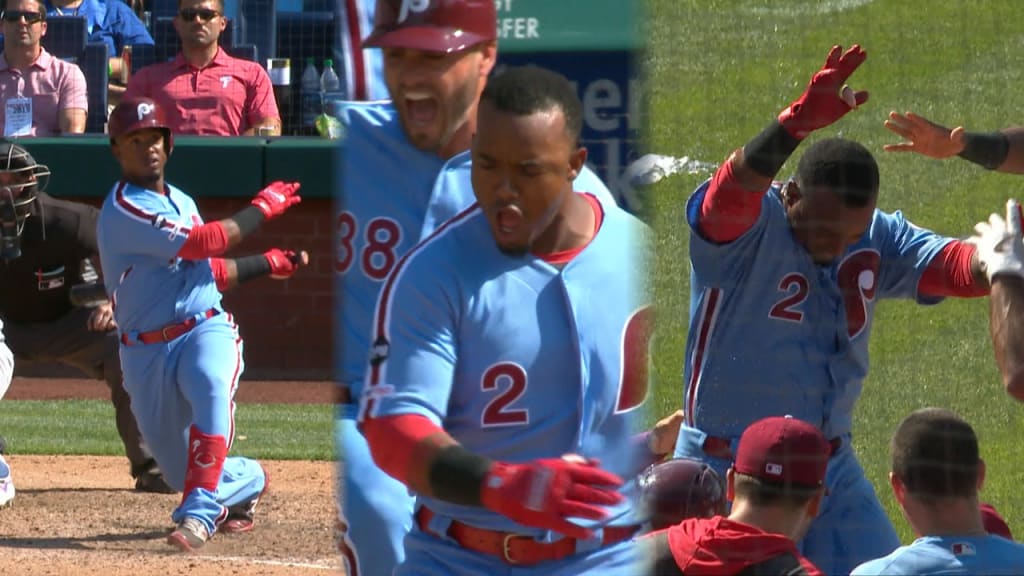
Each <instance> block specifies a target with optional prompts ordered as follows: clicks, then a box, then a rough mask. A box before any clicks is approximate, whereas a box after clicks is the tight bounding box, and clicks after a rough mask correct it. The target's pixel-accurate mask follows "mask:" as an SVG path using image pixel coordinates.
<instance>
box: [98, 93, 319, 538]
mask: <svg viewBox="0 0 1024 576" xmlns="http://www.w3.org/2000/svg"><path fill="white" fill-rule="evenodd" d="M109 132H110V139H111V142H110V145H111V151H112V152H113V155H114V158H116V159H117V161H118V163H119V164H120V165H121V175H122V176H121V181H120V182H118V183H117V184H116V185H115V186H114V188H113V190H112V191H111V192H110V194H109V195H108V196H107V199H106V200H105V201H104V203H103V208H102V210H101V211H100V217H99V223H98V238H99V249H100V259H101V261H102V263H103V268H104V272H105V273H104V278H103V280H104V284H105V285H106V289H107V294H108V295H109V297H110V301H111V302H112V303H113V307H114V317H115V319H116V321H117V326H118V334H119V338H120V341H121V365H122V368H123V370H124V385H125V389H126V390H127V391H128V393H129V395H130V396H131V399H132V401H131V406H132V412H133V413H134V414H135V418H136V420H137V422H138V424H139V429H140V431H141V432H142V436H143V438H144V439H145V441H146V444H147V445H148V446H149V447H150V449H151V450H152V451H153V455H154V456H155V457H156V461H157V463H158V464H159V465H160V468H161V470H163V472H164V475H165V477H166V479H167V482H168V483H169V484H170V485H171V486H172V487H174V488H175V489H177V490H181V491H182V500H181V503H180V505H179V506H178V507H177V508H176V509H175V510H174V512H173V514H172V515H171V518H172V519H173V520H174V522H175V523H176V524H177V528H175V530H174V531H173V532H171V534H170V535H169V536H168V539H167V540H168V543H169V544H171V545H173V546H176V547H178V548H180V549H181V550H183V551H192V550H195V549H197V548H199V547H201V546H203V545H204V544H205V543H206V541H207V540H208V539H209V537H210V536H212V535H213V534H214V533H215V532H216V531H218V530H220V531H222V532H245V531H248V530H251V529H252V527H253V521H254V517H253V515H254V513H255V507H256V504H257V503H258V501H259V499H260V496H261V495H262V494H263V492H264V490H265V489H266V487H267V476H266V473H265V471H264V470H263V468H262V467H261V466H260V465H259V464H258V463H257V462H256V461H254V460H250V459H248V458H241V457H230V458H229V457H227V453H228V450H229V449H230V448H231V443H232V441H233V440H234V430H235V427H234V414H235V407H234V394H235V391H236V389H237V388H238V379H239V377H240V376H241V374H242V369H243V360H242V339H241V337H240V336H239V335H238V327H237V326H236V325H235V322H234V319H233V318H232V316H231V314H230V313H228V312H226V311H225V310H224V309H223V308H222V307H221V291H222V290H225V289H228V288H231V287H233V286H236V285H237V284H239V283H241V282H245V281H247V280H251V279H253V278H258V277H262V276H270V277H271V278H278V279H283V278H288V277H290V276H292V275H293V274H294V273H295V272H296V270H297V269H298V268H299V267H300V266H301V265H304V264H306V262H307V261H308V255H307V254H306V253H305V252H301V253H299V254H295V253H292V252H289V251H281V250H278V249H276V248H275V249H273V250H270V251H268V252H266V253H265V254H257V255H253V256H245V257H242V258H236V259H224V258H217V257H216V256H218V255H219V254H222V253H224V252H225V251H226V250H228V249H229V248H232V247H234V246H236V245H237V244H238V243H239V242H240V241H241V239H242V238H243V237H245V236H247V235H248V234H250V233H251V232H253V231H254V230H256V229H257V228H258V227H259V226H260V224H261V223H262V222H263V221H264V220H269V219H271V218H274V217H277V216H280V215H281V214H283V213H284V212H285V211H286V210H287V209H288V208H289V207H290V206H292V205H293V204H296V203H298V202H299V197H298V196H297V195H296V194H295V192H296V191H297V190H298V188H299V185H298V184H297V183H289V184H286V183H283V182H274V183H273V184H271V185H269V186H267V187H266V188H264V189H263V190H260V192H259V193H257V194H256V197H255V198H254V199H253V200H252V203H251V205H250V206H247V207H246V208H244V209H242V210H241V211H239V212H238V213H237V214H235V215H234V216H232V217H230V218H226V219H224V220H219V221H216V222H211V223H204V222H203V220H202V218H201V217H200V215H199V211H198V209H197V207H196V203H195V201H194V200H193V199H192V198H191V197H190V196H188V195H187V194H185V193H184V192H182V191H181V190H179V189H178V188H175V187H174V186H172V185H170V184H168V183H167V182H165V181H164V166H165V164H166V163H167V159H168V157H169V156H170V154H171V151H172V150H173V148H174V142H173V140H172V138H171V131H170V130H169V129H168V128H167V121H166V119H165V117H164V113H163V111H162V110H161V109H160V107H159V106H158V105H157V104H156V103H155V102H154V101H153V100H150V99H149V98H126V99H124V100H122V101H121V103H120V104H118V106H117V108H115V109H114V111H113V112H112V113H111V115H110V123H109Z"/></svg>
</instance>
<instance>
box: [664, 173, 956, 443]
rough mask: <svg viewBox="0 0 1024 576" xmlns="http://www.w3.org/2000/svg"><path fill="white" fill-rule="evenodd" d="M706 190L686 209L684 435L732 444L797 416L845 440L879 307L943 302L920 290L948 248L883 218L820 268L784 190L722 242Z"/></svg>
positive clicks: (900, 220) (776, 188)
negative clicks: (708, 224)
mask: <svg viewBox="0 0 1024 576" xmlns="http://www.w3.org/2000/svg"><path fill="white" fill-rule="evenodd" d="M708 185H709V182H705V183H704V184H702V185H701V186H700V187H699V188H698V189H697V190H696V191H695V192H694V194H693V196H692V197H691V198H690V200H689V203H688V205H687V220H688V224H689V226H690V230H691V234H690V260H691V265H692V269H691V298H690V330H689V335H688V338H687V344H686V365H685V374H684V378H685V382H684V385H685V397H684V402H685V404H684V406H685V409H686V415H687V425H688V426H690V427H692V428H695V429H699V430H701V431H702V432H705V433H707V434H709V435H712V436H717V437H722V438H730V439H733V438H738V437H739V436H740V435H741V434H742V433H743V430H744V429H745V428H746V427H747V426H748V425H750V424H751V423H753V422H755V421H756V420H759V419H761V418H764V417H766V416H776V415H782V414H789V415H792V416H793V417H794V418H800V419H802V420H805V421H807V422H811V423H814V424H817V425H820V426H821V427H822V431H823V433H824V434H825V436H826V437H827V438H835V437H839V436H843V435H845V434H848V433H849V432H850V428H851V425H852V417H853V408H854V404H855V403H856V401H857V398H858V397H859V396H860V393H861V387H862V384H863V380H864V378H865V376H866V375H867V372H868V339H869V336H870V334H871V324H872V319H873V317H874V311H875V306H876V304H877V303H878V302H879V301H880V300H882V299H883V298H916V299H917V300H918V302H921V303H935V302H937V301H939V299H934V298H926V297H923V296H921V295H919V294H918V292H917V286H918V282H919V281H920V279H921V275H922V273H923V272H924V270H925V269H926V268H927V266H928V264H929V263H930V262H931V260H932V258H934V257H935V255H936V254H938V253H939V251H941V250H942V248H943V247H944V246H945V245H946V244H947V243H948V242H950V239H949V238H945V237H942V236H939V235H937V234H935V233H933V232H930V231H928V230H924V229H921V228H918V227H917V226H914V225H913V224H911V223H910V222H909V221H907V220H906V219H905V218H904V217H903V215H902V214H901V213H900V212H895V213H893V214H887V213H885V212H882V211H880V210H875V213H874V218H873V220H872V222H871V225H870V227H869V228H868V231H867V232H866V233H865V234H864V236H863V237H862V238H861V239H860V240H859V241H858V242H857V243H856V244H854V245H852V246H850V247H849V248H848V249H847V251H846V252H845V253H844V254H843V255H842V256H841V257H840V258H839V259H838V260H837V261H836V262H835V263H833V264H832V265H829V266H820V265H817V264H815V263H814V261H813V260H812V259H811V257H810V255H809V254H808V252H807V251H806V249H804V247H803V246H801V245H800V244H799V243H798V242H797V241H796V240H795V238H794V237H793V233H792V231H791V228H790V225H789V222H788V220H787V219H786V213H785V210H784V206H783V202H782V198H781V196H780V183H775V184H774V185H773V186H772V188H771V189H770V190H769V191H768V192H767V193H766V194H765V195H764V197H763V199H762V201H761V214H760V216H759V218H758V220H757V222H756V223H755V224H754V225H753V227H752V228H751V229H750V230H748V231H747V232H745V233H744V234H743V235H742V236H740V237H739V238H738V239H736V240H734V241H732V242H728V243H725V244H716V243H712V242H709V241H707V240H705V239H703V238H702V237H701V235H700V233H699V232H698V227H697V217H698V215H699V210H700V205H701V203H702V202H703V199H704V193H705V192H706V190H707V188H708ZM698 445H699V443H698Z"/></svg>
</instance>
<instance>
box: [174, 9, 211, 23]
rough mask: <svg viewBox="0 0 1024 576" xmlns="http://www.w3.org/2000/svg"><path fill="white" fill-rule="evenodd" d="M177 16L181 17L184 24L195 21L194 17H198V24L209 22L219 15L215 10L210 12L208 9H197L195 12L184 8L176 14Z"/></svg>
mask: <svg viewBox="0 0 1024 576" xmlns="http://www.w3.org/2000/svg"><path fill="white" fill-rule="evenodd" d="M178 16H179V17H181V19H182V20H184V21H185V22H192V21H193V20H195V19H196V16H198V17H199V21H200V22H209V21H210V20H213V19H214V18H216V17H217V16H220V13H219V12H217V11H216V10H210V9H209V8H199V9H196V10H193V9H191V8H186V9H184V10H182V11H180V12H178Z"/></svg>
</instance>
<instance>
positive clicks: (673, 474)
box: [640, 458, 725, 530]
mask: <svg viewBox="0 0 1024 576" xmlns="http://www.w3.org/2000/svg"><path fill="white" fill-rule="evenodd" d="M640 502H641V507H642V509H643V510H644V512H646V514H647V515H648V517H649V518H650V522H651V528H652V529H654V530H661V529H662V528H668V527H669V526H672V525H673V524H678V523H680V522H682V521H683V520H686V519H687V518H710V517H712V516H715V515H717V514H723V513H724V512H725V485H724V484H723V483H722V479H721V477H719V475H718V473H717V472H715V470H714V469H713V468H711V466H708V465H707V464H705V463H704V462H701V461H699V460H692V459H690V458H675V459H672V460H666V461H664V462H659V463H657V464H654V465H652V466H650V467H648V468H647V470H645V471H644V472H643V474H641V475H640Z"/></svg>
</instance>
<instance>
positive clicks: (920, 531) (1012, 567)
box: [853, 408, 1024, 576]
mask: <svg viewBox="0 0 1024 576" xmlns="http://www.w3.org/2000/svg"><path fill="white" fill-rule="evenodd" d="M890 449H891V452H892V471H891V472H890V473H889V484H890V485H891V486H892V492H893V494H894V495H895V496H896V502H897V503H898V504H899V506H900V509H902V510H903V517H904V518H906V519H907V522H909V523H910V527H911V528H912V529H913V530H914V533H915V534H917V536H918V538H917V540H914V542H913V543H912V544H910V545H909V546H901V547H900V548H897V549H896V551H895V552H893V553H892V554H889V555H888V556H885V557H884V558H879V559H877V560H871V561H869V562H866V563H864V564H861V565H860V566H858V567H857V568H855V569H854V570H853V574H854V575H861V576H865V575H869V574H891V575H894V576H897V575H900V574H908V575H909V574H922V575H924V574H1024V544H1019V543H1016V542H1013V541H1010V540H1007V539H1006V538H1004V537H1003V536H997V535H995V534H991V533H989V532H988V531H987V530H986V528H985V523H984V520H983V518H982V511H981V509H980V506H979V504H978V490H980V489H981V486H982V483H983V482H984V480H985V462H984V461H983V460H982V459H981V457H980V456H979V453H978V438H977V437H976V436H975V434H974V429H973V428H971V425H970V424H968V423H967V422H966V421H964V420H963V419H962V418H960V417H959V416H957V415H956V414H954V413H953V412H951V411H949V410H944V409H940V408H922V409H921V410H917V411H915V412H913V413H912V414H910V415H909V416H907V417H906V418H904V419H903V421H902V422H900V425H899V427H898V428H897V429H896V433H895V434H894V435H893V438H892V444H891V447H890Z"/></svg>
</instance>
